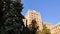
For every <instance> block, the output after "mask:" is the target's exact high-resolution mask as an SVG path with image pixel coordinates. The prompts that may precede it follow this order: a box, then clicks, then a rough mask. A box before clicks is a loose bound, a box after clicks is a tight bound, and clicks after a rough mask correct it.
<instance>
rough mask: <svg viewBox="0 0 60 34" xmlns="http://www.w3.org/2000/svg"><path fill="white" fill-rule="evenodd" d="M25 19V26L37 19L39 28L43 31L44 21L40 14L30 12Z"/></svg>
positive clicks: (33, 11)
mask: <svg viewBox="0 0 60 34" xmlns="http://www.w3.org/2000/svg"><path fill="white" fill-rule="evenodd" d="M25 18H26V19H24V20H23V21H24V24H25V26H26V25H28V27H29V25H30V24H31V22H32V20H33V19H35V20H36V22H37V24H38V26H39V29H40V30H41V29H42V19H41V15H40V13H39V12H37V11H35V10H28V12H27V14H26V15H25Z"/></svg>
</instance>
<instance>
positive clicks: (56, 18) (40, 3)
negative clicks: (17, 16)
mask: <svg viewBox="0 0 60 34" xmlns="http://www.w3.org/2000/svg"><path fill="white" fill-rule="evenodd" d="M22 3H23V7H24V9H23V11H22V14H23V15H25V14H26V13H27V11H28V9H32V10H36V11H39V12H40V14H41V17H42V20H43V22H50V23H51V24H57V23H58V22H60V0H22Z"/></svg>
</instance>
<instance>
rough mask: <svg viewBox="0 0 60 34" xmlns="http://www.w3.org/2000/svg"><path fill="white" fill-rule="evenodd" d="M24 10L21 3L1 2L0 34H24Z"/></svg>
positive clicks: (7, 0)
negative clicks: (22, 12)
mask: <svg viewBox="0 0 60 34" xmlns="http://www.w3.org/2000/svg"><path fill="white" fill-rule="evenodd" d="M22 9H23V5H22V4H21V1H20V2H17V1H11V0H0V20H1V21H0V34H24V33H23V30H24V24H23V20H22V19H23V18H24V16H23V15H22V14H21V11H22Z"/></svg>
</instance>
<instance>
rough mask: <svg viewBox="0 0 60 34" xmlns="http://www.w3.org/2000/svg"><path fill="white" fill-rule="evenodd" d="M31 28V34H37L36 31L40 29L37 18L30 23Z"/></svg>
mask: <svg viewBox="0 0 60 34" xmlns="http://www.w3.org/2000/svg"><path fill="white" fill-rule="evenodd" d="M29 27H30V28H29V29H30V33H31V34H36V31H37V29H38V26H37V22H36V21H35V20H32V22H31V24H30V26H29Z"/></svg>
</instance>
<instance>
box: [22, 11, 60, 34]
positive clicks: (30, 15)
mask: <svg viewBox="0 0 60 34" xmlns="http://www.w3.org/2000/svg"><path fill="white" fill-rule="evenodd" d="M33 19H35V20H36V22H37V25H38V26H39V29H40V30H42V29H43V24H45V25H46V27H47V28H48V29H50V32H51V34H60V23H59V24H57V25H55V26H54V25H51V24H50V23H48V22H43V23H42V19H41V15H40V13H39V12H37V11H35V10H28V12H27V13H26V15H25V19H23V21H24V25H25V26H28V27H29V25H30V24H31V22H32V20H33Z"/></svg>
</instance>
